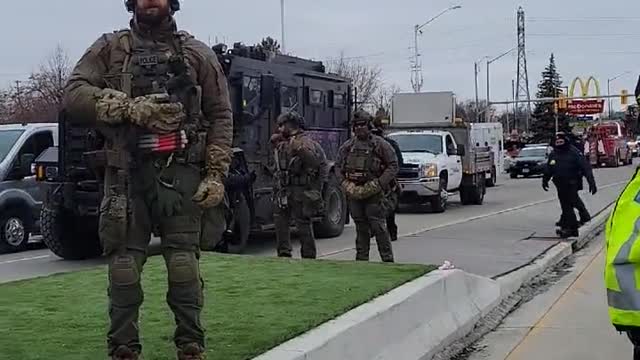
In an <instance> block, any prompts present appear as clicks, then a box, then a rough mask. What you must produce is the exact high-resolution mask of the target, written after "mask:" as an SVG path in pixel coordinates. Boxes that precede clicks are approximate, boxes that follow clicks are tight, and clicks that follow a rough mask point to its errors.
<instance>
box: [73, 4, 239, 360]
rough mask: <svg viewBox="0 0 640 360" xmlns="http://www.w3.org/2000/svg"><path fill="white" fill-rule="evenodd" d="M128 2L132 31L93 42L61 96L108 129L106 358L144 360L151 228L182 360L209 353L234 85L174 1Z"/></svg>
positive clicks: (103, 234) (103, 232) (103, 226)
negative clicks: (209, 288)
mask: <svg viewBox="0 0 640 360" xmlns="http://www.w3.org/2000/svg"><path fill="white" fill-rule="evenodd" d="M125 6H126V9H127V10H128V11H129V12H132V13H133V17H132V19H131V21H130V29H128V30H121V31H117V32H114V33H106V34H103V35H102V36H100V37H99V38H98V40H96V41H95V42H94V44H93V45H91V47H90V48H89V49H88V50H87V51H86V53H85V54H84V55H83V56H82V58H81V59H80V60H79V61H78V63H77V64H76V66H75V68H74V70H73V72H72V74H71V76H70V79H69V82H68V84H67V86H66V89H65V100H64V105H65V110H66V112H67V113H68V115H69V116H70V117H73V118H77V119H81V120H86V121H88V122H89V124H91V125H94V126H96V127H97V128H98V130H99V131H100V132H102V133H103V135H104V136H105V138H106V139H107V141H106V142H105V151H106V154H111V156H107V157H106V158H107V166H106V169H105V178H104V181H105V186H104V187H105V193H104V198H103V201H102V204H101V206H100V226H99V232H100V238H101V242H102V243H103V248H104V252H105V255H106V256H107V258H108V264H109V267H108V272H109V288H108V296H109V316H110V328H109V331H108V334H107V346H108V354H109V356H110V357H111V359H114V360H135V359H138V358H139V357H140V356H141V352H142V345H141V341H140V336H139V325H138V317H139V315H138V313H139V309H140V306H141V305H142V302H143V298H144V294H143V292H142V287H141V275H142V269H143V266H144V264H145V262H146V259H147V254H148V246H149V242H150V238H151V234H152V233H156V234H158V235H159V236H160V238H161V241H162V254H163V257H164V259H165V262H166V268H167V277H168V285H169V286H168V293H167V303H168V305H169V307H170V308H171V310H172V311H173V313H174V318H175V322H176V331H175V334H174V339H173V340H174V343H175V345H176V348H177V356H178V359H180V360H197V359H202V358H204V351H205V336H204V327H203V325H202V323H201V319H200V315H201V312H202V307H203V301H204V294H203V285H204V281H203V279H202V277H201V275H200V268H199V259H200V251H201V249H206V248H207V247H209V246H208V245H209V244H207V242H208V240H207V239H213V238H218V236H220V235H221V234H222V231H224V213H223V211H222V204H221V203H222V201H223V198H224V186H223V185H222V179H223V178H224V176H225V175H226V174H227V172H228V169H229V164H230V162H231V140H232V132H233V123H232V118H231V104H230V101H229V93H228V87H227V82H226V78H225V75H224V72H223V71H222V67H221V66H220V64H219V62H218V59H217V56H216V55H215V53H214V52H213V50H212V49H210V48H209V47H208V46H207V45H206V44H204V43H202V42H200V41H198V40H196V39H195V38H194V37H193V36H191V35H190V34H188V33H186V32H183V31H178V30H177V25H176V22H175V20H174V18H173V14H174V13H175V12H176V11H178V10H180V2H179V1H178V0H126V1H125ZM132 138H133V139H134V141H130V140H131V139H132ZM116 155H117V156H116Z"/></svg>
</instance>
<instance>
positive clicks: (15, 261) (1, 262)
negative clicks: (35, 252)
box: [0, 255, 51, 265]
mask: <svg viewBox="0 0 640 360" xmlns="http://www.w3.org/2000/svg"><path fill="white" fill-rule="evenodd" d="M50 257H51V255H40V256H32V257H26V258H20V259H13V260H6V261H0V265H5V264H13V263H17V262H22V261H30V260H39V259H46V258H50Z"/></svg>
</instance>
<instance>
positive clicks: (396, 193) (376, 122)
mask: <svg viewBox="0 0 640 360" xmlns="http://www.w3.org/2000/svg"><path fill="white" fill-rule="evenodd" d="M384 117H385V114H382V113H378V114H376V117H375V118H374V119H373V130H372V131H371V132H372V133H373V134H374V135H377V136H380V137H382V138H383V139H385V140H386V141H387V142H388V143H389V145H391V147H393V151H394V152H395V154H396V158H397V159H398V168H400V167H401V166H402V162H403V159H402V151H401V150H400V146H399V145H398V143H397V142H396V141H395V140H393V139H392V138H390V137H388V136H385V134H384V123H383V120H384ZM391 187H392V190H393V191H390V192H389V202H390V204H392V208H391V209H389V212H388V213H387V229H388V230H389V236H390V237H391V241H396V240H398V225H397V224H396V211H397V210H398V204H399V199H400V193H401V190H400V186H399V184H398V182H397V180H396V179H394V181H393V182H392V184H391Z"/></svg>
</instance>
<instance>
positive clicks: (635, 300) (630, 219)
mask: <svg viewBox="0 0 640 360" xmlns="http://www.w3.org/2000/svg"><path fill="white" fill-rule="evenodd" d="M638 240H640V167H639V168H638V169H637V170H636V173H635V175H634V177H633V179H632V180H631V181H630V182H629V183H628V184H627V186H626V187H625V189H624V190H623V191H622V194H621V195H620V197H619V198H618V200H617V202H616V204H615V207H614V208H613V211H612V212H611V215H610V216H609V219H608V222H607V226H606V249H605V250H606V266H605V284H606V287H607V300H608V303H609V317H610V319H611V322H612V323H613V325H614V326H615V327H616V328H619V329H624V328H627V327H640V246H638V245H640V242H639V241H638Z"/></svg>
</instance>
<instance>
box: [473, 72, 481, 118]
mask: <svg viewBox="0 0 640 360" xmlns="http://www.w3.org/2000/svg"><path fill="white" fill-rule="evenodd" d="M473 71H474V73H475V76H474V78H475V81H476V121H477V122H480V100H478V72H479V69H478V62H474V63H473Z"/></svg>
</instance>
